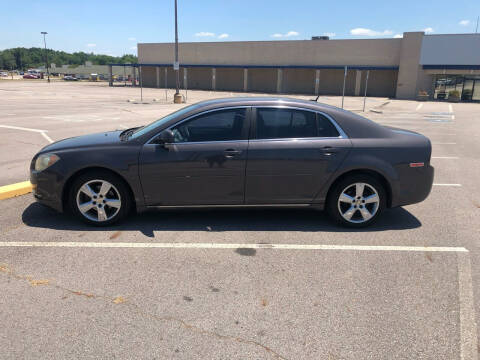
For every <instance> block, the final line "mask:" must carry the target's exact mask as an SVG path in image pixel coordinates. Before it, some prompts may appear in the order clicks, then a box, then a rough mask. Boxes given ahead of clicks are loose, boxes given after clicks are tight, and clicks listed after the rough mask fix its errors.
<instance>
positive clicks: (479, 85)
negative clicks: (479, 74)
mask: <svg viewBox="0 0 480 360" xmlns="http://www.w3.org/2000/svg"><path fill="white" fill-rule="evenodd" d="M472 100H475V101H480V79H477V80H475V83H474V84H473V94H472Z"/></svg>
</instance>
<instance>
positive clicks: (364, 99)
mask: <svg viewBox="0 0 480 360" xmlns="http://www.w3.org/2000/svg"><path fill="white" fill-rule="evenodd" d="M369 74H370V70H367V79H366V80H365V94H364V95H363V112H365V101H366V100H367V89H368V75H369Z"/></svg>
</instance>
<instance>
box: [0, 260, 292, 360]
mask: <svg viewBox="0 0 480 360" xmlns="http://www.w3.org/2000/svg"><path fill="white" fill-rule="evenodd" d="M0 273H4V274H6V275H7V276H9V277H11V278H13V279H17V280H24V281H28V282H29V283H30V285H31V286H49V287H53V288H56V289H59V290H63V291H66V292H68V293H70V294H74V295H77V296H82V297H85V298H87V299H99V300H103V301H105V302H107V303H113V304H115V305H117V304H123V305H124V306H129V307H131V308H133V309H135V311H136V312H137V313H138V314H140V315H142V316H146V317H150V318H153V319H156V320H159V321H164V322H176V323H178V324H180V325H181V326H183V327H184V328H185V329H188V330H191V331H194V332H197V333H200V334H203V335H208V336H214V337H216V338H218V339H221V340H232V341H235V342H238V343H242V344H250V345H254V346H257V347H260V348H262V349H263V350H264V351H266V352H268V353H270V354H272V355H273V356H274V357H275V358H276V359H280V360H288V359H287V358H285V357H283V356H282V355H280V354H279V353H277V352H276V351H274V350H273V349H271V348H270V347H268V346H266V345H263V344H261V343H259V342H257V341H254V340H248V339H244V338H241V337H238V336H233V335H223V334H219V333H216V332H214V331H210V330H205V329H203V328H201V327H198V326H195V325H193V324H190V323H188V322H186V321H185V320H182V319H179V318H175V317H173V316H168V317H164V316H159V315H156V314H152V313H149V312H146V311H143V310H142V309H141V308H140V307H139V306H138V305H137V304H135V303H132V302H129V301H128V300H126V299H125V298H123V297H122V296H117V297H108V296H102V295H96V294H93V293H89V292H83V291H78V290H73V289H70V288H67V287H64V286H61V285H58V284H56V283H54V282H52V281H51V280H48V279H34V278H33V277H32V276H29V275H21V274H17V273H16V272H15V271H14V270H13V269H12V268H11V267H10V266H8V265H7V264H0Z"/></svg>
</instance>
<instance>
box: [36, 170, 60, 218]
mask: <svg viewBox="0 0 480 360" xmlns="http://www.w3.org/2000/svg"><path fill="white" fill-rule="evenodd" d="M30 182H31V183H32V186H33V197H34V198H35V200H37V201H38V202H40V203H42V204H44V205H47V206H49V207H51V208H53V209H55V210H57V211H60V212H63V202H62V188H63V186H62V184H63V183H62V181H61V180H60V176H59V175H58V174H56V173H54V172H52V171H49V169H46V170H44V171H35V170H30Z"/></svg>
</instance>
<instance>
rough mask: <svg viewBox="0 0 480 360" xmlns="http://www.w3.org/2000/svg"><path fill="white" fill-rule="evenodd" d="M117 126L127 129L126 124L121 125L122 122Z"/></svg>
mask: <svg viewBox="0 0 480 360" xmlns="http://www.w3.org/2000/svg"><path fill="white" fill-rule="evenodd" d="M118 127H119V128H120V129H128V126H125V125H122V124H119V125H118Z"/></svg>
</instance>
